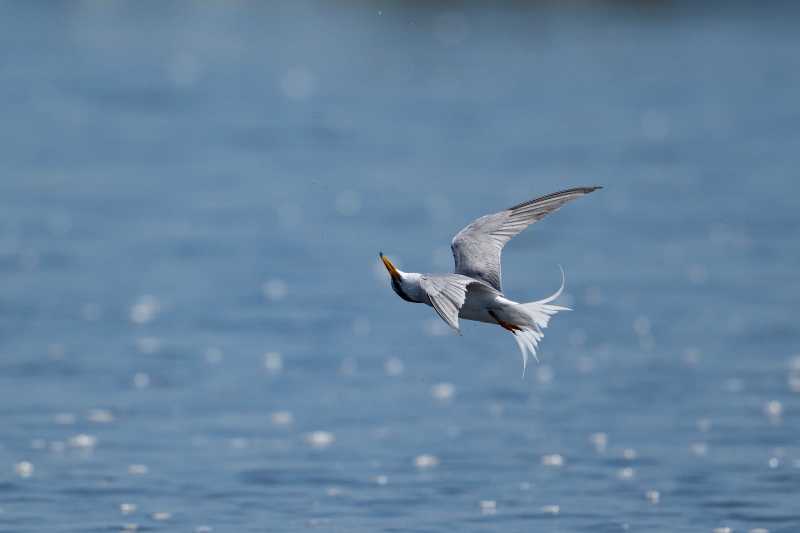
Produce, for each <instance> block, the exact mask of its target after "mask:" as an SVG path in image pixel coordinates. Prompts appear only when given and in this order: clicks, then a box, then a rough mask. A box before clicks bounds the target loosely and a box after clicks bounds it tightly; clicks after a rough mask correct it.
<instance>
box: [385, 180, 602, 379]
mask: <svg viewBox="0 0 800 533" xmlns="http://www.w3.org/2000/svg"><path fill="white" fill-rule="evenodd" d="M598 189H602V187H600V186H594V187H574V188H571V189H566V190H563V191H559V192H555V193H552V194H548V195H545V196H541V197H539V198H534V199H533V200H528V201H527V202H522V203H521V204H517V205H515V206H513V207H510V208H508V209H505V210H503V211H500V212H497V213H492V214H489V215H484V216H482V217H480V218H477V219H475V220H473V221H472V222H471V223H470V224H468V225H467V226H466V227H464V228H463V229H462V230H461V231H459V232H458V233H457V234H456V236H455V237H453V241H452V243H451V245H450V248H451V250H452V252H453V260H454V262H455V268H454V270H453V273H451V274H421V273H417V272H403V271H402V270H400V269H399V268H397V267H396V266H395V265H394V263H392V261H391V260H390V259H389V258H388V257H386V256H385V255H384V254H383V252H379V254H378V256H379V258H380V260H381V261H382V262H383V265H384V266H385V267H386V270H387V271H388V272H389V278H390V281H391V286H392V289H393V290H394V292H395V293H397V295H398V296H400V298H402V299H403V300H405V301H407V302H412V303H422V304H426V305H429V306H431V307H432V308H433V309H434V311H436V313H437V314H438V315H439V317H441V319H442V320H444V321H445V322H446V323H447V325H448V326H450V327H451V328H453V329H454V330H455V331H456V332H457V333H459V335H460V334H461V329H460V326H459V319H464V320H473V321H477V322H484V323H488V324H494V325H497V326H500V327H502V328H504V329H505V330H507V331H509V332H510V333H511V334H512V335H513V336H514V340H515V341H516V343H517V346H518V347H519V350H520V352H521V355H522V376H523V377H524V376H525V370H526V369H527V366H528V358H529V357H533V358H534V359H535V360H536V361H537V362H538V361H539V358H538V356H537V354H536V349H537V347H538V345H539V341H541V340H542V338H543V336H544V333H543V332H542V330H543V329H544V328H546V327H547V325H548V323H549V322H550V318H551V317H552V316H553V315H555V314H556V313H558V312H560V311H570V310H571V309H570V308H568V307H565V306H561V305H556V304H554V303H553V302H554V301H555V300H556V299H557V298H558V297H559V296H561V294H562V292H563V291H564V285H565V275H564V269H563V268H562V269H561V287H560V288H559V289H558V290H557V291H556V292H555V293H553V294H552V295H550V296H548V297H547V298H544V299H542V300H537V301H534V302H527V303H519V302H515V301H514V300H511V299H509V298H508V297H507V296H506V295H505V294H504V293H503V287H502V280H501V269H500V256H501V254H502V251H503V247H504V246H505V244H506V243H507V242H508V241H510V240H511V239H512V238H513V237H514V236H515V235H517V234H519V233H520V232H522V231H523V230H524V229H525V228H527V227H528V226H530V225H531V224H533V223H534V222H538V221H539V220H541V219H542V218H544V217H545V216H547V215H549V214H550V213H552V212H553V211H556V210H558V209H560V208H561V207H562V206H563V205H564V204H566V203H568V202H571V201H572V200H575V199H576V198H579V197H581V196H584V195H586V194H589V193H591V192H594V191H596V190H598Z"/></svg>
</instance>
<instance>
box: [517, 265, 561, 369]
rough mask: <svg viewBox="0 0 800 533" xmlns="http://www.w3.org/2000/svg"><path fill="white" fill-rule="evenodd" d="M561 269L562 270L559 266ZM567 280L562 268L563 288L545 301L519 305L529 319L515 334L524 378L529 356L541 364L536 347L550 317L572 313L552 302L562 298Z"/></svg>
mask: <svg viewBox="0 0 800 533" xmlns="http://www.w3.org/2000/svg"><path fill="white" fill-rule="evenodd" d="M559 268H561V267H560V266H559ZM565 281H566V278H565V276H564V269H563V268H561V287H559V289H558V290H557V291H556V292H555V293H553V294H552V295H550V296H548V297H547V298H545V299H544V300H537V301H535V302H528V303H524V304H517V310H519V311H522V313H521V314H523V315H524V316H525V317H526V318H527V321H526V322H527V323H526V324H525V325H523V326H522V330H521V331H516V332H514V340H515V341H517V345H518V346H519V349H520V351H521V352H522V376H523V377H525V369H526V368H527V367H528V356H529V355H531V356H533V358H534V359H535V360H536V362H537V363H538V362H539V358H538V357H537V356H536V346H537V345H538V344H539V341H540V340H542V337H544V333H543V332H542V330H543V329H544V328H546V327H547V324H548V323H549V322H550V317H552V316H553V315H555V314H556V313H558V312H559V311H571V309H570V308H569V307H563V306H560V305H553V304H551V303H550V302H552V301H553V300H555V299H556V298H558V297H559V296H561V293H562V292H563V291H564V284H565Z"/></svg>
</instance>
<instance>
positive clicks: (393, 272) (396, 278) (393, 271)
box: [378, 252, 414, 302]
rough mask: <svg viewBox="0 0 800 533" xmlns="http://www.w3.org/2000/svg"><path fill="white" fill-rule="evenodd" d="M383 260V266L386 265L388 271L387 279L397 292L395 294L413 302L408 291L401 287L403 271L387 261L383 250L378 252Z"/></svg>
mask: <svg viewBox="0 0 800 533" xmlns="http://www.w3.org/2000/svg"><path fill="white" fill-rule="evenodd" d="M378 255H379V256H380V258H381V261H383V266H385V267H386V270H388V271H389V279H391V281H392V290H393V291H394V292H396V293H397V295H398V296H399V297H400V298H402V299H403V300H405V301H407V302H414V300H412V299H411V298H410V297H409V295H408V292H407V291H406V290H405V289H404V288H403V281H404V280H403V278H404V276H403V272H402V271H400V270H398V269H397V267H396V266H394V264H393V263H392V262H391V261H389V258H388V257H386V256H385V255H383V252H380V253H379V254H378Z"/></svg>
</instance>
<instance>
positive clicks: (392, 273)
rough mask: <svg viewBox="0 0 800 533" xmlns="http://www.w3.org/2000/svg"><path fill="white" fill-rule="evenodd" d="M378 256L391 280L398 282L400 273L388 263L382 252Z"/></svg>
mask: <svg viewBox="0 0 800 533" xmlns="http://www.w3.org/2000/svg"><path fill="white" fill-rule="evenodd" d="M379 255H380V257H381V261H383V266H385V267H386V270H388V271H389V275H390V276H391V277H392V279H393V280H396V281H400V272H398V271H397V269H396V268H395V266H394V265H393V264H392V262H391V261H389V258H388V257H386V256H385V255H383V252H381V253H380V254H379Z"/></svg>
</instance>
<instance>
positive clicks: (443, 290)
mask: <svg viewBox="0 0 800 533" xmlns="http://www.w3.org/2000/svg"><path fill="white" fill-rule="evenodd" d="M471 283H476V282H475V280H474V279H470V278H468V277H466V276H459V275H458V274H442V275H431V274H423V275H422V277H420V286H421V287H422V290H424V291H425V293H426V294H427V295H428V299H429V300H430V303H431V307H433V308H434V309H435V310H436V312H437V313H438V314H439V316H440V317H442V320H444V321H445V322H447V325H448V326H450V327H451V328H453V329H454V330H456V331H458V332H460V329H459V327H458V312H459V311H460V310H461V306H462V305H464V299H465V298H466V296H467V287H468V286H469V285H470V284H471Z"/></svg>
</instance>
